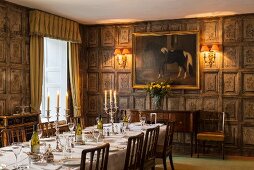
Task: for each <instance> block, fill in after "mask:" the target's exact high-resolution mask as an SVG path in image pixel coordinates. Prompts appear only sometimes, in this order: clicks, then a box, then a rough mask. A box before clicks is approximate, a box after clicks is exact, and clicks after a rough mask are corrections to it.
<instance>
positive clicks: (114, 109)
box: [104, 101, 118, 134]
mask: <svg viewBox="0 0 254 170" xmlns="http://www.w3.org/2000/svg"><path fill="white" fill-rule="evenodd" d="M117 109H118V107H117V105H116V102H115V103H113V101H110V102H109V106H108V105H107V103H105V106H104V111H105V113H106V114H108V115H110V122H111V126H112V129H111V130H112V133H113V134H115V130H114V114H115V113H116V112H117Z"/></svg>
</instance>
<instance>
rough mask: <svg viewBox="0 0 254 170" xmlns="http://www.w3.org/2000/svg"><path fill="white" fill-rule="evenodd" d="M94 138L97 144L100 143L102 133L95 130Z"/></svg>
mask: <svg viewBox="0 0 254 170" xmlns="http://www.w3.org/2000/svg"><path fill="white" fill-rule="evenodd" d="M93 136H94V138H95V139H96V142H97V143H98V141H99V137H100V131H99V129H94V130H93Z"/></svg>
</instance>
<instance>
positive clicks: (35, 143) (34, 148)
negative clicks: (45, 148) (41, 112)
mask: <svg viewBox="0 0 254 170" xmlns="http://www.w3.org/2000/svg"><path fill="white" fill-rule="evenodd" d="M31 152H32V153H40V140H39V135H38V131H37V125H34V127H33V135H32V138H31Z"/></svg>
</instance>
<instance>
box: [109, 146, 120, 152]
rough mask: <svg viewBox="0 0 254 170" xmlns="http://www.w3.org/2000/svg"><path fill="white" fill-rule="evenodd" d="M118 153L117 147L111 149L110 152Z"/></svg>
mask: <svg viewBox="0 0 254 170" xmlns="http://www.w3.org/2000/svg"><path fill="white" fill-rule="evenodd" d="M115 151H118V148H115V147H109V152H115Z"/></svg>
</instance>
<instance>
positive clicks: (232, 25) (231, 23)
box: [223, 18, 242, 42]
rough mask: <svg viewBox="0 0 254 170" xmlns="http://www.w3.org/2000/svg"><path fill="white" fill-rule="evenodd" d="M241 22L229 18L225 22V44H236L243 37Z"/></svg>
mask: <svg viewBox="0 0 254 170" xmlns="http://www.w3.org/2000/svg"><path fill="white" fill-rule="evenodd" d="M241 23H242V22H241V21H240V20H239V19H238V18H227V19H225V20H224V24H223V28H224V29H223V31H224V36H223V37H224V42H236V41H239V39H240V37H241V32H240V29H241Z"/></svg>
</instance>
